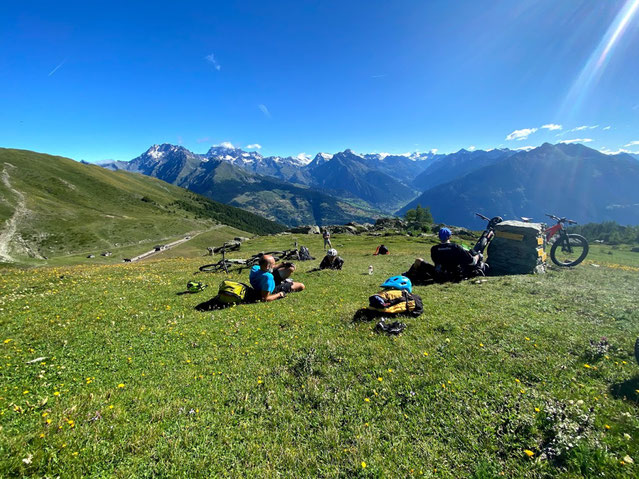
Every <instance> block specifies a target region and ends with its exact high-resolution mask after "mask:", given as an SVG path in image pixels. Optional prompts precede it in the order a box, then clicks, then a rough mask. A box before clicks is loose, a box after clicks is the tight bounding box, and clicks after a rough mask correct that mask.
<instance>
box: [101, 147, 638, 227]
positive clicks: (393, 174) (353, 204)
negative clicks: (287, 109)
mask: <svg viewBox="0 0 639 479" xmlns="http://www.w3.org/2000/svg"><path fill="white" fill-rule="evenodd" d="M621 160H625V163H623V165H622V163H620V161H621ZM628 161H630V163H628ZM526 162H529V164H526ZM533 165H534V167H533ZM612 165H616V167H618V171H617V170H614V169H613V168H612ZM633 165H634V166H637V165H639V162H637V160H636V157H634V156H632V155H629V154H618V155H607V154H603V153H601V152H599V151H597V150H593V149H591V148H588V147H586V146H583V145H580V144H573V145H568V144H557V145H550V144H548V143H547V144H544V145H542V146H540V147H538V148H534V149H532V150H529V151H516V150H510V149H493V150H487V151H484V150H474V151H470V150H465V149H461V150H459V151H457V152H455V153H449V154H434V153H414V154H407V155H388V154H375V153H371V154H358V153H356V152H354V151H352V150H344V151H342V152H337V153H318V154H317V155H316V156H315V157H314V158H313V159H312V160H310V158H308V157H299V158H295V157H264V156H262V155H261V154H259V153H257V152H246V151H243V150H241V149H239V148H231V147H226V146H217V147H212V148H211V149H209V150H208V151H207V152H206V153H205V154H195V153H192V152H190V151H189V150H187V149H185V148H183V147H181V146H175V145H168V144H165V145H154V146H153V147H151V148H150V149H149V150H148V151H147V152H145V153H144V154H143V155H141V156H140V157H138V158H136V159H134V160H132V161H131V162H116V163H111V164H109V165H105V166H107V167H109V168H112V169H119V168H125V169H127V170H129V171H136V172H140V173H144V174H147V175H152V176H156V177H158V178H161V179H164V180H166V181H168V182H171V183H173V184H176V185H179V186H183V187H185V188H188V189H191V190H193V191H196V192H198V193H201V194H204V195H206V196H208V197H210V198H213V199H215V200H217V201H221V202H224V203H227V204H231V205H234V206H239V207H241V208H246V209H248V210H249V211H252V212H254V213H257V214H261V215H263V216H266V217H268V218H271V219H274V220H277V221H280V222H283V223H285V224H288V225H299V224H306V223H316V224H320V225H321V224H335V223H345V222H348V221H367V220H370V219H372V218H375V217H379V216H384V215H388V214H389V212H390V211H398V213H399V214H403V213H404V212H405V211H406V210H407V209H409V208H412V207H414V206H415V205H417V204H421V205H422V206H430V207H431V211H432V212H433V215H434V217H435V219H436V220H438V221H446V222H450V223H451V224H460V225H464V226H472V227H478V228H480V227H481V226H482V225H481V223H480V222H478V221H476V220H475V218H474V216H473V211H475V210H477V209H480V208H484V210H483V211H484V212H485V213H486V214H501V215H506V216H509V217H517V216H518V215H524V216H534V217H535V218H536V219H537V220H539V221H541V220H542V219H543V218H542V216H543V212H542V211H541V210H542V209H544V210H554V212H555V213H557V214H562V215H569V214H572V215H573V216H575V219H577V220H579V221H603V220H608V219H610V220H616V221H618V222H620V223H622V224H626V223H628V222H633V221H638V222H639V220H635V219H634V218H635V216H636V215H635V213H634V211H635V206H633V205H634V204H635V203H636V202H639V200H637V201H636V199H635V188H630V187H629V188H627V189H623V188H622V189H619V188H618V187H617V185H616V182H617V181H618V183H619V185H624V184H626V183H625V181H626V180H625V178H624V176H627V177H628V178H634V176H633V175H634V170H633ZM584 168H585V170H584ZM582 170H583V171H582ZM619 171H623V172H624V173H623V174H621V173H619ZM539 172H543V174H541V173H539ZM586 172H588V173H586ZM589 175H590V176H589ZM593 175H594V177H596V176H597V175H599V176H601V178H600V179H599V180H597V181H594V180H593ZM531 177H534V178H536V179H537V182H538V183H537V184H532V183H530V181H529V180H528V179H529V178H531ZM558 177H559V178H570V180H569V181H568V182H567V184H566V185H564V184H561V182H558V181H556V178H558ZM613 178H618V180H614V181H613ZM638 184H639V183H638ZM615 190H618V191H619V192H621V191H623V194H616V192H615ZM419 192H422V193H421V195H420V193H419ZM442 195H443V196H442ZM442 198H446V199H442ZM592 199H595V201H594V202H593V201H591V200H592ZM570 205H572V206H570ZM602 205H604V206H602ZM562 210H563V211H565V212H562ZM493 211H500V212H501V213H494V212H493ZM548 212H553V211H548ZM540 213H541V215H540Z"/></svg>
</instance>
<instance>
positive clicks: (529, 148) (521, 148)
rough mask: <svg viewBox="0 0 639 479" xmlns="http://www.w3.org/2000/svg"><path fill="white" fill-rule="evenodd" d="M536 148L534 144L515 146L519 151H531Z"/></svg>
mask: <svg viewBox="0 0 639 479" xmlns="http://www.w3.org/2000/svg"><path fill="white" fill-rule="evenodd" d="M534 149H535V147H534V146H520V147H519V148H515V150H518V151H530V150H534Z"/></svg>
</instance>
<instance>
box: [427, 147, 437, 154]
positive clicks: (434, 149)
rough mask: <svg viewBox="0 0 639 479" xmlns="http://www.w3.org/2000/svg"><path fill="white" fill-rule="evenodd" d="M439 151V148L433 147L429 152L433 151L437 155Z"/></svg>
mask: <svg viewBox="0 0 639 479" xmlns="http://www.w3.org/2000/svg"><path fill="white" fill-rule="evenodd" d="M438 151H439V150H438V149H437V148H431V150H430V151H429V152H428V153H431V154H433V155H436V154H437V152H438Z"/></svg>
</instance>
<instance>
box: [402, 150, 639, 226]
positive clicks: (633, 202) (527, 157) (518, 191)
mask: <svg viewBox="0 0 639 479" xmlns="http://www.w3.org/2000/svg"><path fill="white" fill-rule="evenodd" d="M638 185H639V162H637V161H636V160H635V159H634V158H632V157H631V156H630V155H628V154H625V153H621V154H617V155H606V154H603V153H601V152H599V151H597V150H594V149H592V148H588V147H586V146H584V145H581V144H561V143H560V144H557V145H551V144H549V143H544V144H543V145H541V146H540V147H538V148H535V149H532V150H530V151H522V152H519V153H516V154H512V155H508V156H507V157H506V158H503V159H501V160H500V161H496V162H493V163H492V164H489V165H488V166H484V167H482V168H479V169H476V170H474V171H472V172H470V173H467V174H465V175H463V176H460V177H458V178H455V179H452V180H451V181H448V182H445V183H442V184H439V185H437V186H434V187H432V188H430V189H427V190H426V191H425V192H424V193H423V194H422V195H420V196H419V197H418V198H416V199H415V200H413V201H412V202H410V203H409V204H407V205H406V206H405V207H403V208H401V209H400V210H399V211H398V214H400V215H401V214H403V213H404V212H405V211H406V210H408V209H410V208H414V207H415V206H416V205H417V204H421V205H422V206H429V207H430V208H431V212H432V214H433V216H434V217H435V219H436V220H438V221H445V222H447V223H450V224H456V225H462V226H469V227H474V228H481V227H482V226H483V224H482V222H481V221H479V220H477V219H476V218H475V217H474V212H476V211H477V212H480V213H483V214H485V215H487V216H494V215H500V216H503V217H504V218H507V219H518V217H519V216H528V217H533V218H534V220H535V221H541V222H545V221H547V218H546V217H545V215H544V214H545V213H551V214H556V215H560V216H566V217H570V218H571V219H574V220H576V221H579V222H580V223H587V222H601V221H606V220H614V221H617V222H618V223H621V224H639V188H638Z"/></svg>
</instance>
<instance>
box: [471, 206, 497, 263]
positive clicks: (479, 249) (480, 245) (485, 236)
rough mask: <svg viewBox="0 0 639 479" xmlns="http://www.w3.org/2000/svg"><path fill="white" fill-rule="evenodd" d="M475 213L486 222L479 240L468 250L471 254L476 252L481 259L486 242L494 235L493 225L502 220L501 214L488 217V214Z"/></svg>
mask: <svg viewBox="0 0 639 479" xmlns="http://www.w3.org/2000/svg"><path fill="white" fill-rule="evenodd" d="M475 215H477V216H479V217H480V218H481V219H482V220H484V221H488V224H487V225H486V229H485V230H484V231H483V232H482V234H481V236H480V237H479V240H477V243H475V246H473V249H472V250H470V252H471V254H473V255H477V254H478V255H479V257H480V259H481V260H483V259H484V250H485V249H486V246H488V243H490V240H492V239H493V237H494V236H495V225H496V224H498V223H501V222H502V221H503V220H502V218H501V216H495V217H494V218H488V216H484V215H482V214H480V213H475Z"/></svg>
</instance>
